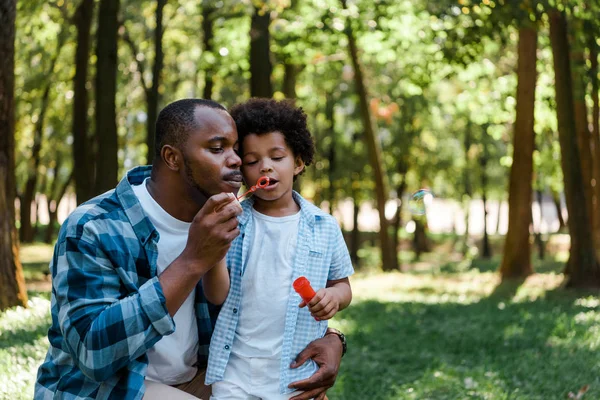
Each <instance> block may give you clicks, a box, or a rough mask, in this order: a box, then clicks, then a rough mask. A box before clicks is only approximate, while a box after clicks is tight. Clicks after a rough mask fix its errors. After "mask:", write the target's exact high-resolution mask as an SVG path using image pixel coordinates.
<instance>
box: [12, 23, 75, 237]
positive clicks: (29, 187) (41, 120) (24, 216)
mask: <svg viewBox="0 0 600 400" xmlns="http://www.w3.org/2000/svg"><path fill="white" fill-rule="evenodd" d="M65 39H66V37H65V34H64V33H63V31H61V32H60V33H59V35H58V42H57V44H56V53H54V55H53V57H52V60H51V61H50V68H49V69H48V73H47V77H48V79H47V81H46V87H45V88H44V91H43V93H42V98H41V101H40V112H39V114H38V118H37V121H36V123H35V128H34V131H33V146H32V148H31V156H30V157H29V160H28V162H27V170H28V171H27V181H26V183H25V190H23V196H22V197H21V230H20V239H21V242H22V243H31V242H33V235H34V229H33V226H32V225H31V203H32V202H33V200H34V198H35V193H36V189H37V183H38V176H39V173H38V168H39V166H40V158H41V154H40V153H41V150H42V140H43V138H44V127H45V122H46V112H47V111H48V106H49V102H50V88H51V87H52V85H53V84H54V81H53V79H52V77H53V75H54V68H55V67H56V62H57V61H58V57H59V56H60V52H61V50H62V47H63V45H64V43H65Z"/></svg>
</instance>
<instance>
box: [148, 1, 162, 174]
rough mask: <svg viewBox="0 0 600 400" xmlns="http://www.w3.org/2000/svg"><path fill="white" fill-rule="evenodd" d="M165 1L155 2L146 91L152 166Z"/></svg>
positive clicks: (149, 153) (149, 157) (158, 97)
mask: <svg viewBox="0 0 600 400" xmlns="http://www.w3.org/2000/svg"><path fill="white" fill-rule="evenodd" d="M166 3H167V0H157V1H156V29H154V64H153V65H152V86H151V87H150V88H149V89H147V90H146V93H147V96H146V100H147V106H148V111H147V112H148V118H147V119H146V146H147V147H148V153H147V155H146V163H147V164H152V161H153V160H154V142H155V141H154V134H155V131H156V118H157V117H158V103H159V100H160V93H159V91H158V89H159V86H160V75H161V74H162V69H163V61H164V53H163V43H162V40H163V33H164V30H163V9H164V8H165V4H166Z"/></svg>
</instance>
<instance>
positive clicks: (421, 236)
mask: <svg viewBox="0 0 600 400" xmlns="http://www.w3.org/2000/svg"><path fill="white" fill-rule="evenodd" d="M413 221H414V222H415V233H414V236H413V251H414V252H415V260H419V258H420V257H421V254H423V253H427V252H429V251H431V244H430V243H429V239H427V222H424V221H426V219H425V218H423V219H421V218H416V219H413Z"/></svg>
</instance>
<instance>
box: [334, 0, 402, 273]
mask: <svg viewBox="0 0 600 400" xmlns="http://www.w3.org/2000/svg"><path fill="white" fill-rule="evenodd" d="M341 2H342V7H343V8H344V10H346V9H347V6H346V0H341ZM345 32H346V36H347V38H348V47H349V51H350V57H351V59H352V65H353V67H354V83H355V85H356V91H357V94H358V98H359V101H360V114H361V118H362V121H363V125H364V129H365V139H366V142H367V148H368V149H369V161H370V164H371V167H372V168H373V172H374V174H375V193H376V196H377V211H378V212H379V225H380V229H379V240H380V244H381V255H382V263H383V270H384V271H389V270H397V269H398V257H396V253H395V252H394V251H393V249H392V248H391V241H390V236H389V231H388V221H387V219H386V217H385V205H386V203H387V197H388V183H387V175H386V173H385V167H384V164H383V159H382V157H381V149H380V148H379V146H380V144H379V138H378V137H377V133H376V131H375V127H374V124H373V121H372V120H371V114H370V112H369V102H368V94H367V88H366V86H365V81H364V78H363V73H362V68H361V65H360V62H359V60H358V48H357V46H356V41H355V39H354V34H353V32H352V27H351V26H350V20H348V21H347V22H346V29H345Z"/></svg>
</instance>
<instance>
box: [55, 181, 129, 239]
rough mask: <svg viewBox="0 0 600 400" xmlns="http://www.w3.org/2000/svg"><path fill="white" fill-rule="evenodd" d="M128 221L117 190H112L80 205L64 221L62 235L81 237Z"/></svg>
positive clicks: (102, 231) (101, 231)
mask: <svg viewBox="0 0 600 400" xmlns="http://www.w3.org/2000/svg"><path fill="white" fill-rule="evenodd" d="M124 221H127V216H126V214H125V210H124V209H123V206H122V204H121V203H120V202H119V201H118V199H117V196H116V192H115V190H114V189H113V190H110V191H108V192H106V193H103V194H101V195H99V196H96V197H94V198H92V199H90V200H88V201H86V202H85V203H83V204H81V205H79V206H78V207H77V208H76V209H75V210H74V211H73V212H72V213H71V214H70V215H69V216H68V217H67V218H66V219H65V221H64V222H63V225H62V227H61V235H60V237H76V238H81V237H82V236H83V235H84V232H85V231H86V230H87V231H89V230H92V231H94V232H95V233H98V234H101V233H105V231H106V227H107V226H110V225H111V224H121V223H122V222H124Z"/></svg>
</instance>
